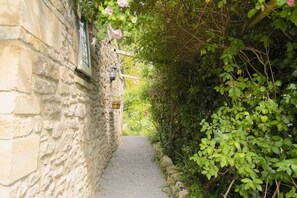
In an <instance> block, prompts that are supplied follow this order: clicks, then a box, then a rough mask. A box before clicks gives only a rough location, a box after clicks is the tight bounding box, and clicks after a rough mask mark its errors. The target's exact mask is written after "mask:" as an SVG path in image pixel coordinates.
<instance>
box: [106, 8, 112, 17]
mask: <svg viewBox="0 0 297 198" xmlns="http://www.w3.org/2000/svg"><path fill="white" fill-rule="evenodd" d="M104 10H105V12H107V14H108V15H109V16H110V15H112V13H113V10H112V8H110V7H106V8H105V9H104Z"/></svg>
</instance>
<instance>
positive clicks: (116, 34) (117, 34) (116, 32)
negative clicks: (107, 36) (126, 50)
mask: <svg viewBox="0 0 297 198" xmlns="http://www.w3.org/2000/svg"><path fill="white" fill-rule="evenodd" d="M111 36H112V37H113V38H115V39H120V38H122V36H123V34H122V30H120V29H117V30H112V31H111Z"/></svg>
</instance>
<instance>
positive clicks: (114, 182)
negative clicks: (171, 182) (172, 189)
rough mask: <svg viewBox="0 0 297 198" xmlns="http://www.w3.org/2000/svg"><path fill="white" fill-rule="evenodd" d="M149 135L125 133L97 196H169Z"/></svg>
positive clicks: (121, 197)
mask: <svg viewBox="0 0 297 198" xmlns="http://www.w3.org/2000/svg"><path fill="white" fill-rule="evenodd" d="M153 157H154V150H153V148H152V146H151V144H150V143H149V141H148V140H147V138H146V137H133V136H123V143H122V144H121V145H120V146H119V148H118V150H117V151H116V153H115V155H114V156H113V158H112V159H111V161H110V164H109V165H108V167H107V169H106V170H105V172H104V174H103V175H102V178H101V180H100V189H101V191H100V192H99V194H98V195H97V198H166V197H167V194H166V193H164V192H162V188H163V187H164V186H165V185H166V182H165V180H164V178H163V177H162V176H161V171H160V169H159V167H158V166H157V164H156V163H155V162H154V161H153Z"/></svg>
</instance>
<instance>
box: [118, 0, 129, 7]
mask: <svg viewBox="0 0 297 198" xmlns="http://www.w3.org/2000/svg"><path fill="white" fill-rule="evenodd" d="M117 3H118V5H119V6H120V7H121V8H125V7H128V6H129V3H128V1H127V0H118V1H117Z"/></svg>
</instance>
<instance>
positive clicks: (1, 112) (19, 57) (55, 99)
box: [0, 0, 123, 198]
mask: <svg viewBox="0 0 297 198" xmlns="http://www.w3.org/2000/svg"><path fill="white" fill-rule="evenodd" d="M91 29H93V28H91ZM92 32H93V34H96V30H95V29H93V30H92ZM78 33H79V32H78V17H77V8H76V5H75V3H74V1H73V0H13V1H11V0H0V71H1V72H0V198H2V197H3V198H4V197H5V198H7V197H16V198H20V197H26V198H33V197H34V198H35V197H46V198H49V197H75V198H88V197H90V198H94V197H96V192H98V191H99V190H100V189H99V186H98V182H99V179H100V176H101V174H102V171H103V170H104V168H105V167H106V165H107V162H108V160H109V159H110V157H111V155H112V153H113V152H114V150H115V149H116V147H117V145H118V142H119V141H120V136H121V117H122V115H121V110H111V102H112V98H113V97H114V96H115V95H117V96H122V93H121V92H122V86H123V82H122V80H121V79H120V77H119V76H117V78H116V80H115V81H113V82H112V83H111V82H110V80H109V66H110V65H111V64H114V65H116V66H117V70H118V71H120V70H121V63H120V61H119V57H118V55H117V54H116V53H115V52H114V50H113V48H112V46H111V45H110V43H108V41H107V40H106V41H104V42H99V43H97V44H96V45H95V46H91V52H92V53H91V54H92V56H91V57H92V77H91V79H90V80H88V79H87V78H84V77H82V76H81V75H79V74H78V73H77V72H76V67H77V64H78V46H79V34H78Z"/></svg>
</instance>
